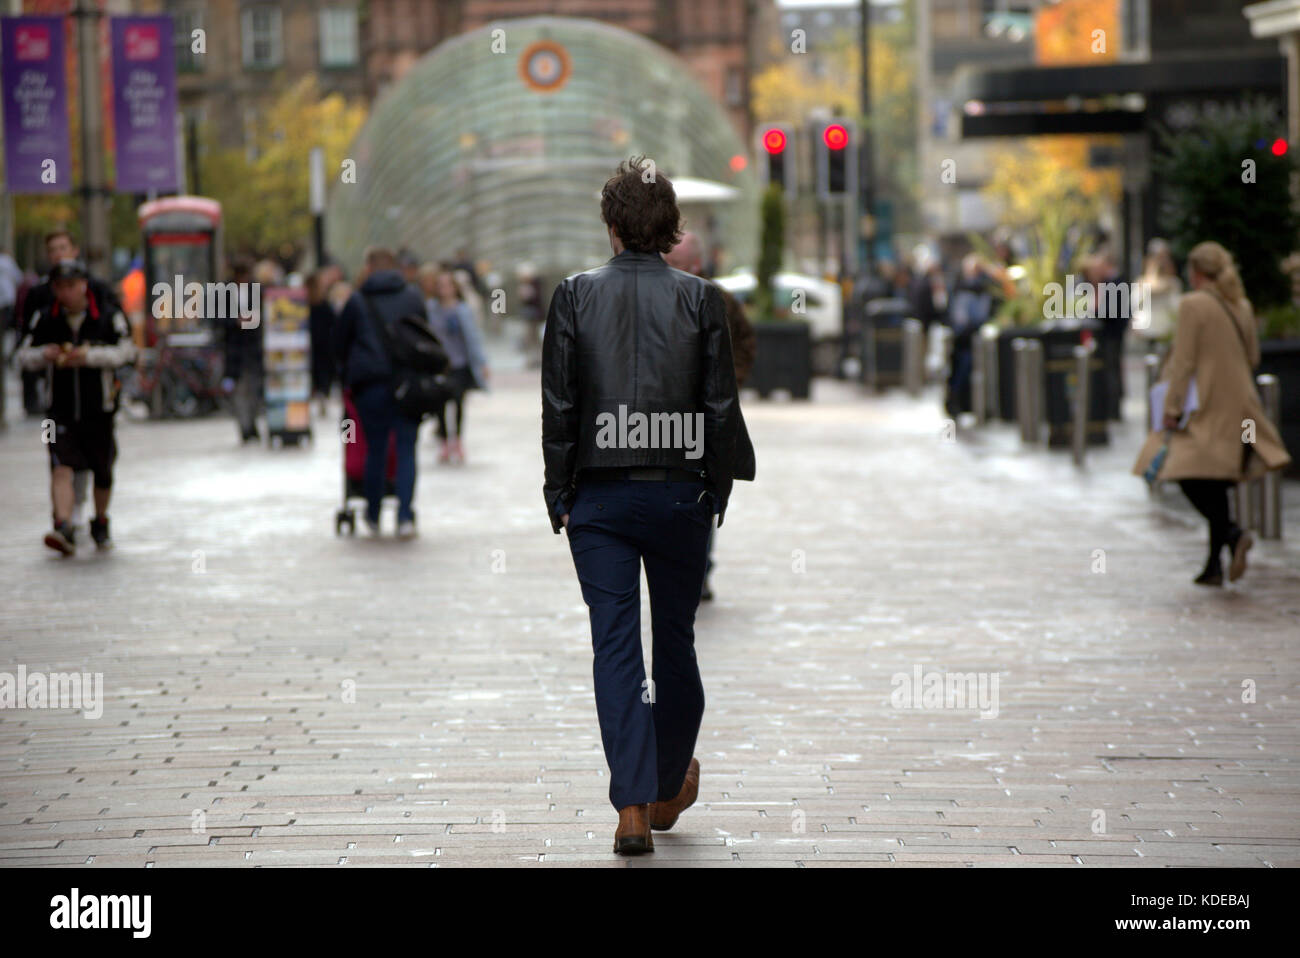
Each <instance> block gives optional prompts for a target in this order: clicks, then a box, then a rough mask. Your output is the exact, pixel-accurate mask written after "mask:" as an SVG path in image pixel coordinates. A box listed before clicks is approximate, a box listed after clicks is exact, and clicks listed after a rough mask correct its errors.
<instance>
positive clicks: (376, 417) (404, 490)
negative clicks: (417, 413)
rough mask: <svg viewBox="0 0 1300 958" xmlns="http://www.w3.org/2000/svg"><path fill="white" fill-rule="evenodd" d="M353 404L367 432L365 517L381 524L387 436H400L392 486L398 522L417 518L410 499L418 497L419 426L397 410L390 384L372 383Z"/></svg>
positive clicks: (359, 390) (361, 390)
mask: <svg viewBox="0 0 1300 958" xmlns="http://www.w3.org/2000/svg"><path fill="white" fill-rule="evenodd" d="M352 402H353V404H354V405H355V406H356V407H357V415H358V416H360V417H361V428H362V429H364V430H365V431H366V472H365V490H366V518H367V519H369V520H370V521H371V522H378V521H379V506H380V502H381V501H382V500H383V497H384V478H385V475H386V474H387V471H388V469H387V467H388V434H389V433H390V432H391V433H395V434H396V436H397V439H396V442H397V474H396V475H395V476H394V477H393V485H394V486H395V487H396V491H397V521H398V522H404V521H406V520H407V519H414V518H415V512H414V511H413V510H412V508H411V500H413V499H414V498H415V437H416V435H417V434H418V433H419V431H420V423H419V422H418V421H417V420H415V419H408V418H407V417H405V416H403V415H402V414H401V413H399V412H398V411H397V401H396V400H395V399H393V389H392V387H391V386H389V385H388V384H387V383H371V384H370V385H368V386H364V387H362V388H360V389H358V390H356V391H355V392H354V393H353V394H352Z"/></svg>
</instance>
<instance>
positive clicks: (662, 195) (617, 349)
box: [542, 157, 754, 855]
mask: <svg viewBox="0 0 1300 958" xmlns="http://www.w3.org/2000/svg"><path fill="white" fill-rule="evenodd" d="M645 170H646V165H645V160H644V158H641V157H636V158H633V159H632V160H629V161H625V162H623V163H622V164H620V165H619V168H618V170H617V172H616V173H615V174H614V176H612V177H611V178H610V179H609V180H608V181H607V182H606V184H605V186H604V189H603V190H602V191H601V204H600V205H601V218H602V220H603V221H604V223H605V225H606V228H607V230H608V234H609V240H610V247H611V249H613V251H614V256H613V258H611V259H610V260H609V261H608V262H607V263H605V264H604V265H603V266H599V267H596V268H595V269H591V270H587V271H586V272H582V273H576V274H574V275H573V276H570V277H568V278H567V279H565V280H564V281H563V282H562V283H560V285H559V286H558V287H556V289H555V292H554V294H553V295H552V297H551V305H550V310H549V313H548V316H547V321H546V337H545V341H544V344H543V351H542V453H543V458H544V460H545V466H546V470H545V471H546V479H545V483H544V486H543V493H544V497H545V501H546V510H547V514H548V516H549V517H550V520H551V524H552V528H553V529H554V531H555V532H556V533H557V534H558V533H559V531H560V529H561V528H565V529H567V532H568V537H569V548H570V551H571V552H572V555H573V564H574V568H575V569H576V571H577V574H578V580H579V582H580V583H581V585H582V597H583V599H584V600H585V601H586V603H587V606H588V608H589V610H590V618H591V638H592V647H593V650H594V653H595V661H594V667H593V671H594V676H595V686H596V712H597V715H598V717H599V720H600V734H601V740H602V742H603V743H604V748H605V759H606V761H607V762H608V763H609V769H610V786H609V799H610V802H611V804H613V806H614V808H616V809H617V810H618V816H619V823H618V828H617V830H616V831H615V833H614V851H615V852H616V853H619V854H629V855H630V854H639V853H641V852H647V851H652V850H653V849H654V841H653V839H652V838H651V834H650V832H651V829H652V828H658V829H668V828H671V827H672V826H673V825H674V824H675V823H676V821H677V817H678V815H680V814H681V812H682V811H683V810H684V809H686V808H687V807H688V806H690V805H691V804H692V803H693V802H694V801H695V799H696V796H697V794H698V792H699V773H700V769H699V762H697V761H696V760H695V759H694V758H693V757H692V754H693V752H694V750H695V742H696V738H697V736H698V734H699V729H700V721H701V719H702V717H703V714H704V689H703V686H702V685H701V682H700V672H699V666H698V664H697V662H696V658H695V628H694V624H695V612H696V609H697V607H698V606H699V602H700V590H701V589H702V587H703V585H704V565H705V552H706V549H707V544H708V536H709V527H710V522H711V518H712V516H713V515H714V514H716V515H717V516H718V524H719V526H721V524H722V520H723V516H724V514H725V511H726V507H727V499H728V497H729V495H730V493H731V486H732V481H733V479H735V478H744V479H750V478H753V475H754V471H753V462H754V460H753V448H752V446H749V444H748V443H744V444H743V448H738V447H740V446H741V445H742V444H741V443H740V441H739V437H740V435H741V429H740V423H741V415H740V405H739V402H738V399H737V391H736V376H735V371H734V369H733V368H732V357H731V349H730V348H729V346H728V335H727V326H726V311H725V306H724V305H723V298H722V295H721V293H720V292H719V290H718V287H716V286H715V285H713V284H712V283H710V282H708V281H707V280H703V279H700V278H698V277H694V276H688V275H687V274H685V273H683V272H681V271H678V270H673V269H670V268H669V267H668V264H666V263H665V262H664V261H663V257H662V256H661V254H662V253H666V252H668V251H669V250H670V249H672V248H673V246H674V245H675V244H676V243H677V241H678V240H679V239H680V237H681V233H680V227H681V213H680V211H679V210H678V207H677V201H676V194H675V193H674V191H673V186H672V182H671V181H670V180H669V179H668V177H666V176H664V175H663V173H662V172H661V173H660V174H659V175H658V176H655V177H645V176H643V174H644V171H645ZM633 387H635V388H633ZM633 420H636V421H637V422H641V423H642V424H643V425H644V422H646V421H648V422H649V423H650V428H651V429H655V428H656V426H655V423H656V422H657V423H658V424H659V435H658V436H657V437H656V438H655V439H651V440H647V437H646V436H645V430H644V428H638V427H637V426H636V425H632V426H631V428H630V429H629V428H628V424H629V422H631V421H633ZM674 421H675V422H676V423H677V424H678V428H677V430H676V432H675V433H674V432H673V430H672V426H671V424H672V423H673V422H674ZM619 423H621V425H618V424H619ZM688 430H689V432H690V433H691V434H688ZM665 433H666V435H665ZM656 440H657V441H656ZM643 563H644V565H645V573H646V580H647V582H648V584H649V587H650V607H651V609H652V612H653V614H652V619H653V621H652V623H651V625H652V633H653V637H654V638H653V645H654V653H653V654H654V673H653V675H652V676H651V677H650V678H648V679H647V677H646V674H645V668H644V664H643V660H642V654H641V621H640V620H641V598H640V579H641V566H642V564H643Z"/></svg>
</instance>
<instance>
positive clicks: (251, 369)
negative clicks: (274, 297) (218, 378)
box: [220, 258, 274, 443]
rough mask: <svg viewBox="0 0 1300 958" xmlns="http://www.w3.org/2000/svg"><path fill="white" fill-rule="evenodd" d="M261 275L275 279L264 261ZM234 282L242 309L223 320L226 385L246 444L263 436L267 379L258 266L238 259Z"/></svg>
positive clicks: (237, 424) (224, 383) (233, 270)
mask: <svg viewBox="0 0 1300 958" xmlns="http://www.w3.org/2000/svg"><path fill="white" fill-rule="evenodd" d="M258 265H259V267H260V268H261V275H262V276H263V278H266V279H272V280H273V279H274V275H273V273H272V272H271V271H270V269H269V268H267V267H266V266H265V265H264V264H258ZM230 281H231V282H232V283H235V284H237V287H238V296H239V309H238V310H237V311H236V313H235V315H233V316H226V317H223V318H222V319H221V320H220V322H221V325H222V328H223V330H224V331H225V338H226V342H225V363H226V365H225V371H224V373H223V378H222V385H223V387H224V388H225V390H226V392H227V393H228V394H230V398H231V406H232V407H233V411H234V414H235V425H236V426H238V428H239V440H240V442H243V443H250V442H258V441H259V440H260V439H261V438H262V437H261V434H260V433H259V431H258V428H257V417H258V413H259V412H260V410H261V407H262V398H263V395H262V387H263V383H264V380H265V369H266V365H265V359H264V357H263V356H262V342H263V339H262V322H261V320H262V309H261V306H262V303H261V302H260V301H259V302H257V303H256V304H255V303H254V300H261V298H262V290H261V288H260V285H259V288H258V289H257V290H254V288H253V283H254V267H253V265H252V264H251V263H250V262H249V261H248V260H247V259H242V258H241V259H237V260H235V261H234V262H233V263H232V264H231V266H230ZM254 315H255V316H256V317H257V321H256V322H253V323H250V324H249V325H245V323H246V320H244V319H242V318H241V317H244V316H254Z"/></svg>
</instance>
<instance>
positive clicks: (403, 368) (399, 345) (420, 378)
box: [361, 295, 452, 421]
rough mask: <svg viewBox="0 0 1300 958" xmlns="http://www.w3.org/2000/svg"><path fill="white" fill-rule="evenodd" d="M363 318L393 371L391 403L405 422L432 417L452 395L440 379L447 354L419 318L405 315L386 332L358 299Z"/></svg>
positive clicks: (368, 305) (372, 310)
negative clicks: (392, 400)
mask: <svg viewBox="0 0 1300 958" xmlns="http://www.w3.org/2000/svg"><path fill="white" fill-rule="evenodd" d="M361 301H362V302H363V303H365V307H366V315H367V316H368V317H369V318H370V324H371V325H372V326H373V327H374V329H375V334H376V335H377V336H378V337H379V341H380V342H381V343H382V344H383V346H384V352H386V353H387V354H388V362H389V364H390V365H391V366H392V367H393V399H394V400H395V401H396V403H397V410H398V412H400V413H401V414H402V415H403V416H406V417H407V418H408V419H415V420H417V421H418V420H420V419H423V418H424V417H425V416H432V415H435V414H436V413H437V412H438V411H439V410H440V409H442V407H443V405H444V404H445V403H446V402H447V400H448V399H449V398H450V397H451V395H452V390H451V388H450V386H449V385H448V383H447V380H446V377H445V376H444V375H443V374H444V373H445V372H446V371H447V367H448V366H449V365H450V360H449V359H448V358H447V350H446V349H444V348H443V345H442V342H441V341H440V340H439V339H438V334H437V333H435V332H434V331H433V327H432V326H430V325H429V321H428V320H427V319H425V318H424V317H423V316H415V315H412V314H407V315H405V316H402V317H400V318H399V319H398V320H397V321H396V322H395V323H393V324H392V327H391V328H390V327H389V326H388V325H387V324H386V323H385V322H384V321H383V319H382V318H380V317H379V316H378V315H377V314H376V312H375V307H374V304H373V303H371V302H370V299H369V297H367V296H365V295H362V297H361Z"/></svg>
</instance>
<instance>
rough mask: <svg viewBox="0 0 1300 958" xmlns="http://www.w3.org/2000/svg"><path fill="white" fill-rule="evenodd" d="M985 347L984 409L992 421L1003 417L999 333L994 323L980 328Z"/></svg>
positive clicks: (981, 339)
mask: <svg viewBox="0 0 1300 958" xmlns="http://www.w3.org/2000/svg"><path fill="white" fill-rule="evenodd" d="M980 341H981V342H982V343H983V345H984V388H985V402H984V408H985V410H987V412H988V415H989V417H990V418H992V419H1000V418H1001V417H1002V391H1001V390H1000V389H999V388H998V331H997V328H996V327H995V326H994V325H993V324H992V323H986V324H985V325H983V326H981V327H980Z"/></svg>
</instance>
